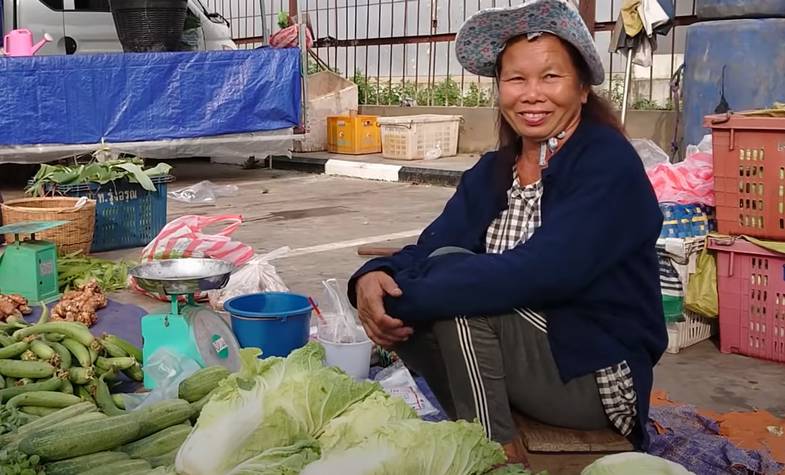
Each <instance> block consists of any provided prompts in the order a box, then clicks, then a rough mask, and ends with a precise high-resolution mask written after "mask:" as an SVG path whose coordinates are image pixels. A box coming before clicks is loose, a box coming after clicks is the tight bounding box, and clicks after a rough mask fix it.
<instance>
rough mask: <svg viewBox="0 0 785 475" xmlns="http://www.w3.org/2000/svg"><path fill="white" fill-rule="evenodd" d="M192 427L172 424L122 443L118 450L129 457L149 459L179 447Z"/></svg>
mask: <svg viewBox="0 0 785 475" xmlns="http://www.w3.org/2000/svg"><path fill="white" fill-rule="evenodd" d="M192 429H193V427H191V426H190V425H188V424H177V425H173V426H171V427H167V428H166V429H164V430H162V431H158V432H156V433H155V434H152V435H148V436H147V437H145V438H143V439H139V440H136V441H134V442H131V443H130V444H127V445H124V446H122V447H120V448H119V449H118V450H121V451H122V452H125V453H127V454H128V455H129V456H130V457H131V458H137V459H145V460H149V459H150V458H151V457H157V456H160V455H164V454H167V453H169V452H171V451H172V450H177V449H179V448H180V446H181V445H183V442H185V439H186V438H187V437H188V434H190V433H191V430H192Z"/></svg>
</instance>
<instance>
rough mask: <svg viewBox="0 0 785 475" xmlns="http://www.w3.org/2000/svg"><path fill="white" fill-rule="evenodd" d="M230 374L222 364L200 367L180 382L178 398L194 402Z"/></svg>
mask: <svg viewBox="0 0 785 475" xmlns="http://www.w3.org/2000/svg"><path fill="white" fill-rule="evenodd" d="M230 374H231V372H230V371H229V370H228V369H226V368H224V367H223V366H208V367H206V368H201V369H199V370H197V371H196V372H195V373H194V374H192V375H190V376H188V377H187V378H185V379H184V380H182V381H181V382H180V386H179V388H178V394H179V396H180V399H185V400H186V401H188V402H196V401H198V400H199V399H202V398H203V397H205V396H206V395H207V394H208V393H209V392H210V391H212V390H213V389H215V388H216V387H218V383H220V382H221V381H223V380H224V379H226V377H227V376H229V375H230Z"/></svg>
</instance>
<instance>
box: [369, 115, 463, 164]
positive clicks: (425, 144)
mask: <svg viewBox="0 0 785 475" xmlns="http://www.w3.org/2000/svg"><path fill="white" fill-rule="evenodd" d="M461 119H462V117H461V116H460V115H441V114H421V115H404V116H398V117H379V119H378V122H379V126H380V127H381V128H382V130H381V132H382V134H381V135H382V156H383V157H384V158H391V159H394V160H423V159H426V158H431V159H433V158H440V157H451V156H454V155H457V154H458V133H459V132H460V125H461Z"/></svg>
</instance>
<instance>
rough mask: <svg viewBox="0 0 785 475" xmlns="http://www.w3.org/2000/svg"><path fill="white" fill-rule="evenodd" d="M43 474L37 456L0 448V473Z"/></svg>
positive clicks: (8, 474)
mask: <svg viewBox="0 0 785 475" xmlns="http://www.w3.org/2000/svg"><path fill="white" fill-rule="evenodd" d="M17 474H18V475H45V472H44V469H43V467H42V466H41V460H40V458H39V457H38V456H36V455H33V456H27V455H25V454H23V453H22V452H19V451H18V450H13V449H11V450H5V449H4V450H0V475H17Z"/></svg>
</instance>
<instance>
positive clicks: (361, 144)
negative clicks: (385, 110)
mask: <svg viewBox="0 0 785 475" xmlns="http://www.w3.org/2000/svg"><path fill="white" fill-rule="evenodd" d="M377 119H378V117H377V116H375V115H357V114H349V115H336V116H329V117H327V151H328V152H331V153H344V154H349V155H360V154H366V153H380V152H381V151H382V141H381V135H380V131H379V125H378V123H377Z"/></svg>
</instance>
